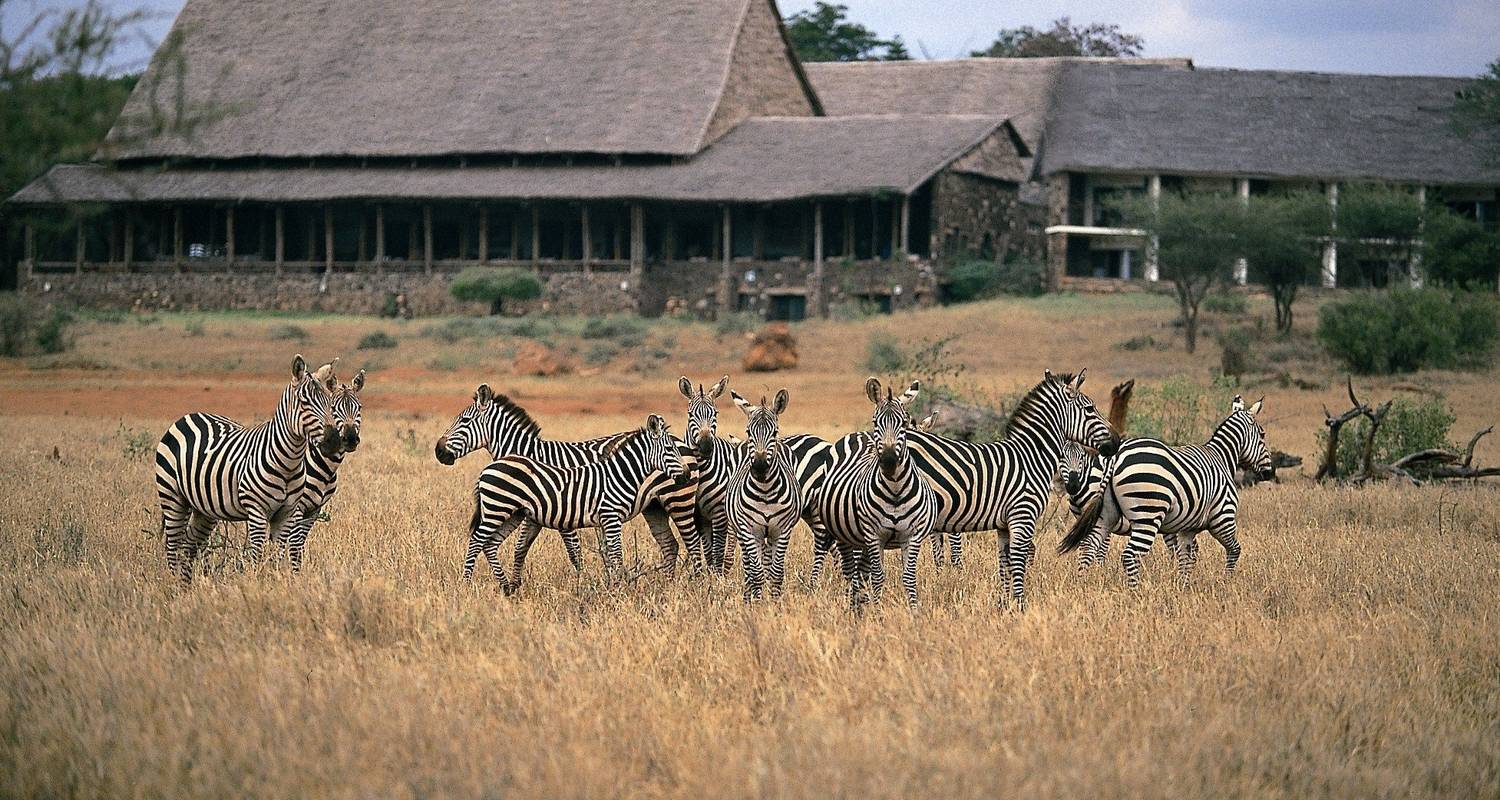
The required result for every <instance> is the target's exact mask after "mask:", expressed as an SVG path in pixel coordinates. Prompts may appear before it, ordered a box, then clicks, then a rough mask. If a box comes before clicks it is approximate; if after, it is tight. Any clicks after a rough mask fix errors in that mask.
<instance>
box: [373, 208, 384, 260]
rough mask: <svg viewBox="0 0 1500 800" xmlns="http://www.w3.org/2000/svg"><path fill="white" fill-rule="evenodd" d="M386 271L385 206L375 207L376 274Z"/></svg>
mask: <svg viewBox="0 0 1500 800" xmlns="http://www.w3.org/2000/svg"><path fill="white" fill-rule="evenodd" d="M384 271H385V206H384V205H381V204H376V206H375V274H376V275H379V274H380V273H382V272H384Z"/></svg>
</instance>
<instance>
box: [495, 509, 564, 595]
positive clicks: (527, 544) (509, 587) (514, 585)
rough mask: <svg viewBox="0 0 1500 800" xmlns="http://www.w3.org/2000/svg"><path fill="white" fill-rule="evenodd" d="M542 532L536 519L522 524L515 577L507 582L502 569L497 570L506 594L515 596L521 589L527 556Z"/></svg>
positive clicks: (497, 575) (518, 539)
mask: <svg viewBox="0 0 1500 800" xmlns="http://www.w3.org/2000/svg"><path fill="white" fill-rule="evenodd" d="M541 532H542V526H541V523H539V522H537V521H536V520H534V519H528V520H526V521H525V522H523V523H521V532H520V533H518V534H516V563H515V566H514V567H513V568H512V569H511V572H512V573H513V575H514V577H512V578H511V579H510V580H508V581H507V580H506V579H505V575H504V574H502V573H500V568H499V567H496V568H495V572H496V575H495V577H496V578H498V579H499V580H500V581H501V582H502V583H503V584H504V585H505V593H506V594H515V593H516V592H517V591H518V590H519V589H520V588H521V579H522V576H523V575H525V574H526V572H525V569H526V554H527V553H529V552H531V545H532V544H533V543H534V542H536V537H537V534H539V533H541ZM573 536H574V540H575V541H576V540H577V536H578V535H577V534H576V533H575V534H574V535H573Z"/></svg>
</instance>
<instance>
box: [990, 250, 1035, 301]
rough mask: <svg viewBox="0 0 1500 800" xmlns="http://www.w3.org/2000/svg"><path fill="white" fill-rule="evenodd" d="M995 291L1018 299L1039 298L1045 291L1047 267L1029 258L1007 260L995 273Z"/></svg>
mask: <svg viewBox="0 0 1500 800" xmlns="http://www.w3.org/2000/svg"><path fill="white" fill-rule="evenodd" d="M995 289H996V290H997V291H998V292H999V293H1001V294H1013V295H1018V296H1020V297H1037V296H1040V295H1041V294H1043V293H1045V292H1046V291H1047V265H1046V264H1044V263H1042V262H1040V261H1032V260H1031V259H1029V258H1020V257H1013V258H1007V259H1006V260H1005V261H1003V262H1001V263H1000V264H999V265H998V268H997V269H996V271H995Z"/></svg>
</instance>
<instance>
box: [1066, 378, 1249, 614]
mask: <svg viewBox="0 0 1500 800" xmlns="http://www.w3.org/2000/svg"><path fill="white" fill-rule="evenodd" d="M1264 403H1265V398H1264V397H1262V398H1261V399H1260V400H1257V401H1256V402H1255V404H1254V405H1252V406H1250V407H1249V408H1246V407H1245V402H1244V399H1243V398H1241V397H1240V396H1239V395H1235V397H1234V400H1233V401H1232V402H1231V404H1230V413H1229V416H1228V417H1226V418H1225V419H1224V421H1223V422H1221V423H1219V425H1218V427H1217V428H1215V429H1214V432H1213V435H1212V436H1210V437H1209V438H1208V441H1207V442H1206V443H1204V444H1202V445H1184V446H1181V447H1172V446H1169V445H1167V444H1165V443H1163V442H1161V441H1158V440H1156V439H1131V440H1130V441H1128V442H1126V443H1125V444H1124V445H1123V446H1122V447H1121V448H1120V451H1119V453H1118V454H1116V455H1115V457H1114V463H1113V469H1112V470H1111V471H1110V473H1109V474H1108V476H1107V480H1106V483H1105V487H1104V491H1103V492H1102V493H1101V495H1100V496H1099V497H1098V498H1096V499H1094V500H1092V501H1090V503H1089V505H1088V507H1087V508H1086V509H1085V511H1084V513H1083V514H1082V515H1081V516H1080V517H1079V518H1078V521H1077V522H1075V523H1074V524H1073V528H1072V530H1070V531H1069V532H1068V535H1067V536H1066V537H1064V539H1063V541H1062V543H1061V544H1059V545H1058V552H1061V553H1066V552H1068V551H1070V550H1073V549H1075V548H1077V547H1078V546H1079V545H1080V544H1082V543H1083V542H1084V541H1085V540H1086V539H1088V538H1089V537H1090V536H1099V535H1102V534H1097V533H1095V531H1109V530H1114V529H1115V527H1116V525H1117V524H1120V523H1122V522H1123V524H1124V525H1126V526H1127V527H1128V528H1129V531H1130V540H1129V542H1128V543H1127V544H1126V545H1125V552H1124V553H1123V554H1121V556H1120V560H1121V563H1122V564H1123V565H1124V568H1125V580H1126V582H1127V583H1128V584H1129V585H1130V587H1131V588H1136V587H1138V586H1140V584H1141V556H1143V555H1144V554H1145V553H1146V552H1147V551H1149V550H1150V549H1151V544H1152V542H1154V541H1155V540H1156V535H1157V534H1158V533H1161V534H1162V535H1163V537H1165V538H1167V539H1168V544H1169V545H1171V544H1173V539H1175V540H1176V541H1175V545H1176V546H1175V548H1174V549H1175V550H1176V553H1177V572H1178V577H1179V579H1180V580H1181V581H1182V582H1184V583H1185V582H1186V581H1187V580H1188V576H1189V575H1190V574H1191V572H1192V568H1193V565H1194V564H1196V563H1197V560H1198V544H1197V537H1198V533H1199V532H1200V531H1203V530H1207V531H1208V533H1209V535H1210V536H1212V537H1214V539H1215V540H1217V541H1218V542H1219V544H1221V545H1223V547H1224V555H1225V562H1224V571H1225V573H1226V574H1233V573H1234V569H1235V566H1236V565H1237V564H1238V563H1239V559H1240V543H1239V540H1238V538H1237V536H1236V533H1237V531H1236V528H1237V526H1238V521H1237V518H1238V511H1239V482H1238V481H1237V480H1235V472H1236V469H1250V470H1254V471H1255V472H1257V473H1259V474H1260V475H1267V474H1268V473H1270V472H1271V470H1272V466H1271V454H1270V451H1268V450H1267V449H1266V432H1265V429H1264V428H1262V427H1261V425H1260V423H1258V422H1256V421H1255V418H1256V417H1257V416H1259V415H1260V412H1261V409H1262V407H1263V405H1264Z"/></svg>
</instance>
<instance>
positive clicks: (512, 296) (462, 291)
mask: <svg viewBox="0 0 1500 800" xmlns="http://www.w3.org/2000/svg"><path fill="white" fill-rule="evenodd" d="M448 290H449V291H450V292H452V294H453V296H454V297H455V298H457V299H459V300H479V301H482V302H486V303H489V304H490V313H491V314H499V313H501V312H502V311H504V310H505V301H506V300H531V299H533V298H536V297H540V296H541V294H542V283H541V281H539V280H537V277H536V276H535V275H533V274H532V273H531V272H529V271H527V270H524V269H516V268H515V267H505V268H495V267H469V268H468V269H466V270H464V271H463V272H460V273H458V275H456V276H454V278H453V283H452V284H451V285H450V286H449V287H448Z"/></svg>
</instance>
